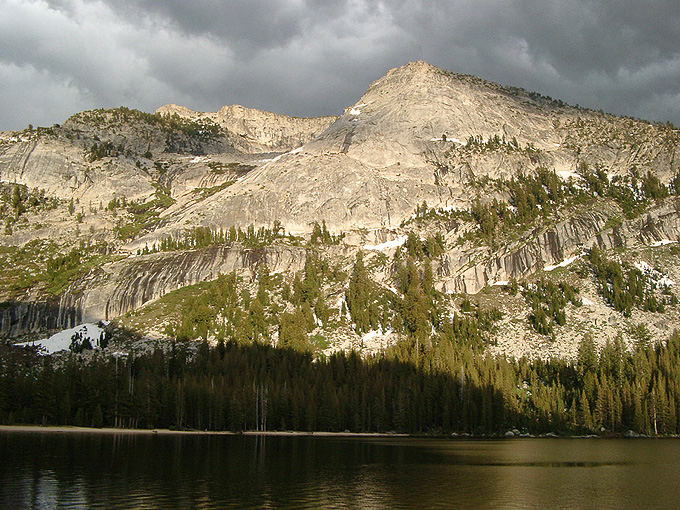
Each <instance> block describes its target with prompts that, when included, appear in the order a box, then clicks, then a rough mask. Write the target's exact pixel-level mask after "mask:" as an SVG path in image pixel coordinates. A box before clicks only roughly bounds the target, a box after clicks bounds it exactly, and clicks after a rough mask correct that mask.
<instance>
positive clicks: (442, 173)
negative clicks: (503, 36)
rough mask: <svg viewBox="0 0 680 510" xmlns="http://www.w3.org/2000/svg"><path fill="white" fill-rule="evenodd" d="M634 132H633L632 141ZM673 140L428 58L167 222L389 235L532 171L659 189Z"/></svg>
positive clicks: (661, 129) (657, 130)
mask: <svg viewBox="0 0 680 510" xmlns="http://www.w3.org/2000/svg"><path fill="white" fill-rule="evenodd" d="M631 133H632V134H633V135H631ZM679 141H680V135H679V134H678V132H677V130H673V129H670V128H668V127H666V126H655V125H651V124H649V123H646V122H642V121H636V120H632V119H625V118H619V117H615V116H612V115H606V114H601V113H598V112H594V111H591V110H584V109H579V108H574V107H570V106H568V105H565V104H563V103H561V102H559V101H554V100H551V99H549V98H545V97H542V96H538V95H536V94H531V93H528V92H526V91H523V90H520V89H512V88H505V87H501V86H500V85H497V84H493V83H490V82H486V81H484V80H481V79H479V78H475V77H471V76H464V75H456V74H452V73H448V72H445V71H442V70H441V69H438V68H436V67H433V66H431V65H429V64H427V63H425V62H414V63H411V64H408V65H406V66H403V67H400V68H396V69H393V70H391V71H389V72H388V73H387V74H386V75H385V76H384V77H383V78H380V79H379V80H377V81H376V82H374V83H373V84H372V85H371V86H370V87H369V89H368V91H367V92H366V93H365V94H364V95H363V96H362V97H361V99H360V100H359V101H357V103H356V104H355V105H353V106H351V107H348V108H347V109H346V110H345V112H344V113H343V114H342V115H341V116H340V117H338V118H337V119H336V120H335V121H334V122H333V123H332V124H330V126H328V128H327V129H326V130H325V131H323V132H322V133H321V134H319V135H318V136H317V137H316V138H313V139H312V140H310V141H309V142H307V143H306V144H305V145H303V146H302V147H299V148H296V149H293V150H290V151H288V152H286V153H284V154H281V155H278V156H276V157H273V158H269V160H264V161H262V162H261V164H260V165H259V166H258V168H257V170H256V171H253V172H252V173H250V174H249V175H248V176H247V177H246V178H244V179H242V180H241V181H239V182H237V183H236V184H235V185H233V186H230V187H229V188H228V189H225V190H223V191H221V192H220V193H217V194H215V195H214V196H212V197H211V198H210V199H209V200H206V201H204V202H202V203H201V204H200V206H197V207H196V208H195V209H191V208H189V209H186V210H184V211H183V212H182V214H181V215H178V216H177V218H176V222H175V223H174V224H173V222H169V223H168V225H167V226H166V228H165V230H164V231H163V232H159V233H157V234H163V235H168V234H169V233H171V232H173V231H176V230H177V226H178V225H181V224H185V223H187V222H188V223H191V224H201V225H207V226H215V227H226V226H229V225H231V224H234V225H238V226H245V225H249V224H254V225H256V226H258V225H271V224H272V223H273V222H274V221H275V220H278V221H281V222H282V224H283V225H284V226H285V227H286V228H288V229H289V230H293V231H301V232H305V231H306V232H308V231H310V230H311V226H312V223H313V221H319V220H321V219H323V220H325V221H326V223H327V225H328V227H329V228H330V229H332V230H334V231H344V230H348V229H354V228H389V227H394V226H398V225H399V224H400V223H401V222H402V221H403V220H404V219H406V218H408V217H409V216H410V215H411V214H412V213H413V211H414V209H415V207H416V205H417V204H420V203H422V202H423V201H426V202H427V203H428V204H429V205H431V206H435V207H436V206H441V207H450V206H455V207H466V206H469V203H470V199H471V196H470V194H469V190H467V189H466V188H465V186H466V184H469V183H470V182H471V181H474V180H479V179H484V178H491V179H497V178H511V177H512V176H514V175H516V174H517V172H519V171H521V172H525V173H526V172H531V171H534V170H535V169H536V168H538V167H546V168H551V169H554V170H555V171H556V172H557V173H558V174H559V175H560V176H562V177H563V178H565V179H567V178H569V177H574V176H575V175H576V169H577V167H578V165H579V164H588V165H590V166H592V167H597V168H606V169H607V171H608V172H609V173H610V174H611V175H617V174H625V173H627V172H628V171H629V170H630V169H631V168H633V167H638V168H645V169H649V170H651V171H653V172H655V173H656V174H657V175H658V176H659V177H660V178H661V179H662V180H664V181H667V180H668V179H670V177H671V176H672V175H673V174H674V172H675V170H676V169H675V166H676V165H677V163H676V162H677V161H679V160H680V153H679V151H680V143H679Z"/></svg>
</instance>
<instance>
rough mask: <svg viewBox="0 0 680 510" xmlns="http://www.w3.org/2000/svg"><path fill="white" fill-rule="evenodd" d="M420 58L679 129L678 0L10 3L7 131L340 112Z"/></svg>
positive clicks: (1, 73)
mask: <svg viewBox="0 0 680 510" xmlns="http://www.w3.org/2000/svg"><path fill="white" fill-rule="evenodd" d="M418 59H422V60H426V61H428V62H430V63H431V64H434V65H437V66H439V67H443V68H445V69H449V70H452V71H455V72H460V73H470V74H476V75H479V76H481V77H483V78H486V79H489V80H492V81H497V82H500V83H503V84H506V85H514V86H519V87H524V88H526V89H529V90H535V91H538V92H541V93H542V94H546V95H549V96H552V97H554V98H560V99H563V100H565V101H567V102H569V103H571V104H577V103H578V104H581V105H584V106H590V107H593V108H596V109H600V108H601V109H604V110H606V111H610V112H613V113H621V114H626V115H633V116H636V117H641V118H645V119H649V120H663V121H666V120H670V121H671V122H673V123H674V124H676V125H680V1H679V0H646V1H643V0H506V1H487V2H484V1H480V0H476V1H475V0H451V1H437V0H394V1H377V0H270V1H260V0H231V1H229V0H224V1H221V0H191V1H188V0H156V1H153V0H146V1H145V0H127V1H123V0H101V1H88V0H48V1H33V0H0V130H2V129H23V128H25V127H26V126H27V125H28V124H29V123H31V124H33V125H41V126H49V125H52V124H54V123H61V122H63V121H64V120H65V119H66V118H67V117H68V116H69V115H71V114H72V113H75V112H78V111H81V110H86V109H90V108H100V107H115V106H121V105H124V106H129V107H132V108H138V109H140V110H144V111H148V112H152V111H154V110H155V109H156V108H157V107H159V106H161V105H163V104H166V103H177V104H182V105H185V106H188V107H190V108H193V109H196V110H203V111H216V110H217V109H218V108H220V107H221V106H222V105H225V104H242V105H245V106H249V107H255V108H260V109H265V110H271V111H275V112H279V113H286V114H289V115H298V116H310V115H324V114H337V113H339V112H341V111H342V108H343V107H345V106H347V105H350V104H353V103H354V102H355V101H356V100H358V99H359V97H360V96H361V95H362V93H363V92H364V91H365V90H366V88H367V87H368V85H369V84H370V83H371V82H372V81H373V80H375V79H377V78H379V77H380V76H382V75H383V74H384V73H385V72H386V71H387V70H388V69H390V68H392V67H395V66H399V65H402V64H405V63H407V62H409V61H411V60H418Z"/></svg>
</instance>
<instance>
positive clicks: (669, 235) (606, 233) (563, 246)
mask: <svg viewBox="0 0 680 510" xmlns="http://www.w3.org/2000/svg"><path fill="white" fill-rule="evenodd" d="M613 212H614V211H612V210H609V211H608V210H607V209H606V208H602V209H598V210H591V211H588V212H585V213H581V214H578V215H577V216H574V217H572V218H569V219H566V220H564V221H560V222H558V223H556V224H555V225H552V226H550V227H547V228H542V229H537V230H536V231H534V232H531V233H529V234H527V235H525V236H523V237H522V239H520V240H519V241H518V242H515V243H512V244H509V245H507V247H504V248H503V249H502V250H499V251H495V252H492V251H491V250H490V249H488V248H478V249H475V250H466V251H462V250H452V251H449V252H448V253H446V254H445V255H444V256H443V257H442V259H441V262H440V264H439V265H438V267H437V268H436V270H437V274H438V277H439V287H440V289H441V290H442V291H444V292H461V293H462V292H464V293H470V294H475V293H477V292H479V291H480V290H481V289H482V288H484V287H485V286H487V285H492V284H494V283H496V282H500V281H506V280H509V279H510V278H520V277H522V276H524V275H527V274H530V273H533V272H535V271H538V270H541V269H543V268H544V267H545V266H549V265H554V264H558V263H560V262H562V261H565V260H566V259H569V258H571V257H575V256H578V255H580V254H581V253H582V252H583V250H584V249H585V248H590V247H591V246H593V245H595V244H597V245H598V246H600V247H601V248H605V249H608V248H614V247H633V246H636V245H637V246H639V245H653V244H654V243H656V242H660V241H663V240H669V241H674V242H675V241H678V240H680V201H679V200H678V199H675V198H673V199H668V200H666V201H665V202H664V203H662V204H660V205H658V206H656V207H654V208H652V209H651V210H650V211H649V212H648V213H645V214H644V215H642V216H640V217H637V218H634V219H632V220H627V221H623V222H622V223H621V224H620V225H619V226H610V225H609V224H608V220H609V219H610V218H612V217H614V215H613V214H612V213H613ZM614 223H616V222H614Z"/></svg>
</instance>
